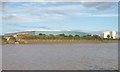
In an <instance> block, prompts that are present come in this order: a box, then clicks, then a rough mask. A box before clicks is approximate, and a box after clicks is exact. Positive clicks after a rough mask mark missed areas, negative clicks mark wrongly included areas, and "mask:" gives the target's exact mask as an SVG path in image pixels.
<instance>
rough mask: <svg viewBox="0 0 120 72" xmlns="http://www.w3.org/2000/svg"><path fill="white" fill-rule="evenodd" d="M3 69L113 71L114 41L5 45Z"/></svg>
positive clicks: (115, 58) (115, 67)
mask: <svg viewBox="0 0 120 72" xmlns="http://www.w3.org/2000/svg"><path fill="white" fill-rule="evenodd" d="M2 69H3V70H117V69H118V44H117V43H99V44H23V45H22V44H8V45H3V46H2Z"/></svg>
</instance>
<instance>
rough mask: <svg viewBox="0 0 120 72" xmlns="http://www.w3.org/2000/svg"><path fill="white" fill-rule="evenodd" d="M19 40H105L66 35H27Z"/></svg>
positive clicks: (90, 36) (94, 37) (89, 36)
mask: <svg viewBox="0 0 120 72" xmlns="http://www.w3.org/2000/svg"><path fill="white" fill-rule="evenodd" d="M17 37H18V38H22V39H47V40H48V39H69V40H70V39H72V40H84V39H85V40H102V39H103V38H102V37H100V36H98V35H86V36H79V35H74V36H73V35H65V34H58V35H53V34H49V35H46V34H42V33H40V34H39V35H32V34H25V35H18V36H17Z"/></svg>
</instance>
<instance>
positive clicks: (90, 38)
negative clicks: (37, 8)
mask: <svg viewBox="0 0 120 72" xmlns="http://www.w3.org/2000/svg"><path fill="white" fill-rule="evenodd" d="M0 39H1V43H2V44H31V43H100V42H105V43H107V42H118V40H113V39H110V38H107V39H104V38H102V37H100V36H98V35H86V36H79V35H75V36H73V35H65V34H59V35H53V34H50V35H46V34H42V33H40V34H39V35H32V34H16V35H14V36H1V37H0Z"/></svg>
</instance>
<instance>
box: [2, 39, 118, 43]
mask: <svg viewBox="0 0 120 72" xmlns="http://www.w3.org/2000/svg"><path fill="white" fill-rule="evenodd" d="M99 43H119V40H102V41H101V40H24V41H21V42H14V43H0V44H99Z"/></svg>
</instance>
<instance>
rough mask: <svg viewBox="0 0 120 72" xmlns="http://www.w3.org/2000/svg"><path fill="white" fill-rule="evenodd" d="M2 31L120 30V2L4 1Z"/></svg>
mask: <svg viewBox="0 0 120 72" xmlns="http://www.w3.org/2000/svg"><path fill="white" fill-rule="evenodd" d="M1 5H2V8H1V10H0V12H2V21H3V22H2V33H3V34H4V33H8V32H16V31H24V30H79V31H83V32H94V31H106V30H115V31H117V30H118V2H4V3H2V4H1Z"/></svg>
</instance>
